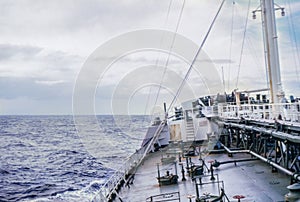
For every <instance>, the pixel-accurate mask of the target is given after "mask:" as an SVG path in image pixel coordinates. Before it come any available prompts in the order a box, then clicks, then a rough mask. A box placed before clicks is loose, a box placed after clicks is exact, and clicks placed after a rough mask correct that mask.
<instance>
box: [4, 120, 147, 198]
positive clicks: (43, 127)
mask: <svg viewBox="0 0 300 202" xmlns="http://www.w3.org/2000/svg"><path fill="white" fill-rule="evenodd" d="M83 118H84V119H83V122H81V124H83V125H84V126H85V127H86V128H89V124H90V120H94V118H95V117H93V116H85V117H83ZM149 119H150V118H149V117H148V116H112V115H103V116H97V117H96V120H97V124H98V125H99V128H100V130H99V128H98V129H97V130H96V129H94V128H93V127H90V129H89V132H88V133H89V136H86V137H85V136H84V135H82V134H81V135H79V134H78V131H77V129H76V128H77V127H76V124H75V122H74V117H73V116H0V145H1V146H0V201H57V200H58V201H89V199H91V198H93V197H94V196H95V194H97V192H99V189H100V187H101V185H102V184H103V183H104V182H105V181H106V180H107V179H108V178H109V176H111V175H112V174H113V172H114V171H115V170H116V169H117V167H118V166H116V165H121V164H122V163H123V162H124V161H125V160H126V158H127V157H128V156H129V155H130V154H132V153H133V152H134V151H135V150H136V149H138V148H139V146H140V144H141V142H142V139H143V137H144V135H145V132H146V130H147V126H148V125H149ZM116 120H118V121H116ZM91 136H95V137H97V139H96V141H93V144H92V147H94V148H93V150H94V151H97V155H95V154H94V153H93V152H90V151H91V150H90V148H88V147H90V145H89V146H87V145H86V144H85V142H86V141H85V138H88V139H89V138H90V137H91ZM105 141H109V144H108V143H107V142H105Z"/></svg>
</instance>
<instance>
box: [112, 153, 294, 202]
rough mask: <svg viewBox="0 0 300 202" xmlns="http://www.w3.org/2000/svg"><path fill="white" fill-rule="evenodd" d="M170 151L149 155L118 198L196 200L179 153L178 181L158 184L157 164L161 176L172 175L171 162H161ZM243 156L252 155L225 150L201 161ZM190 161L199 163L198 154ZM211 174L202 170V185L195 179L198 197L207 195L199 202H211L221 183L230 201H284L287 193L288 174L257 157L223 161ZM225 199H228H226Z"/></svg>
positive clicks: (185, 164) (185, 163) (194, 190)
mask: <svg viewBox="0 0 300 202" xmlns="http://www.w3.org/2000/svg"><path fill="white" fill-rule="evenodd" d="M169 153H170V152H169V150H168V148H164V149H162V150H161V151H158V152H155V153H151V154H149V155H148V156H147V157H146V159H145V160H144V162H143V163H142V164H141V165H140V166H139V167H138V168H137V170H136V173H135V177H134V180H133V183H132V184H129V186H125V187H123V189H122V190H121V191H120V192H119V194H118V196H117V198H118V197H119V199H120V201H130V202H141V201H146V199H147V198H148V200H147V201H151V200H150V197H151V196H156V195H161V194H165V195H161V196H157V197H156V198H157V200H154V198H155V197H154V198H153V201H195V200H196V198H197V197H196V196H197V193H196V185H195V180H192V177H190V176H189V175H188V173H187V170H186V167H187V162H186V159H185V158H182V159H181V160H182V163H183V167H184V170H185V178H186V181H182V173H181V170H182V166H181V165H180V164H179V163H178V162H179V158H178V155H174V156H176V162H177V163H176V165H177V173H178V177H179V178H178V184H174V185H165V186H159V184H158V180H157V176H158V168H157V165H159V169H160V176H162V175H164V174H165V172H166V170H169V171H170V173H173V174H175V164H174V163H173V162H168V163H162V157H166V156H167V154H169ZM245 158H248V159H249V158H251V156H250V154H245V153H238V154H234V155H233V156H232V157H228V155H227V154H225V153H214V154H209V155H208V156H205V158H203V160H204V162H205V164H206V165H207V166H208V168H210V163H209V162H210V161H212V160H217V161H220V162H224V161H228V160H230V161H231V160H233V159H245ZM191 161H192V162H193V163H195V164H200V161H199V156H195V157H191ZM204 167H205V166H204ZM214 176H215V178H216V179H215V180H211V179H210V178H211V173H209V172H208V170H207V169H205V172H204V175H202V176H201V182H202V185H199V184H200V181H199V178H198V179H197V178H196V183H197V184H198V185H197V187H198V190H199V192H198V194H199V195H198V196H199V198H200V199H204V198H207V200H201V201H210V199H209V196H212V195H218V194H219V190H220V189H219V188H220V187H223V186H224V190H225V194H226V196H227V198H228V199H229V201H238V199H236V196H237V195H240V196H241V195H242V196H244V198H242V199H240V201H256V202H257V201H262V202H267V201H284V195H285V194H287V193H288V189H287V188H286V187H287V186H288V185H289V184H290V182H291V178H290V177H289V176H288V175H286V174H283V173H280V172H272V168H271V167H270V165H267V164H266V163H264V162H262V161H260V160H253V161H245V162H237V163H236V164H235V163H228V164H222V165H220V166H219V167H218V168H215V169H214ZM174 192H179V194H178V195H179V196H180V200H175V198H176V196H175V195H176V194H175V193H174ZM168 193H169V194H168ZM171 193H173V194H171ZM190 198H191V199H190ZM224 199H225V200H224V201H227V200H226V198H224ZM117 201H118V200H117Z"/></svg>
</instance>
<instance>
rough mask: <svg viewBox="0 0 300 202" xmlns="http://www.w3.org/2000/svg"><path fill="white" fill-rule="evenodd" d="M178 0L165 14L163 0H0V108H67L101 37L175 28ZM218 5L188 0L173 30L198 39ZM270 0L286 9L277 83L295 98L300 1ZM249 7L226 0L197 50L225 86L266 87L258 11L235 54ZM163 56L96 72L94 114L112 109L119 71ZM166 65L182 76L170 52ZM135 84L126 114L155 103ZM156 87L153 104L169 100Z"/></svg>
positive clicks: (132, 58)
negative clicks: (99, 74)
mask: <svg viewBox="0 0 300 202" xmlns="http://www.w3.org/2000/svg"><path fill="white" fill-rule="evenodd" d="M182 3H183V1H182V0H173V1H172V4H171V7H170V13H169V16H168V17H167V11H168V7H169V5H170V1H169V0H163V1H157V0H147V1H145V0H126V1H125V0H124V1H120V0H48V1H47V0H23V1H11V0H1V1H0V13H1V16H0V30H1V32H0V34H1V37H0V89H1V91H0V114H72V95H73V89H74V85H75V82H76V78H77V75H78V74H79V72H80V70H81V68H82V66H83V65H84V63H85V61H86V60H87V59H88V57H89V56H90V55H91V54H92V53H93V52H94V51H95V50H96V49H97V48H98V47H100V46H101V45H102V44H104V43H105V42H107V41H109V40H111V39H114V37H117V36H119V35H122V34H124V33H127V32H131V31H135V30H140V29H163V30H169V31H174V30H175V29H176V23H177V20H178V16H179V13H180V9H181V6H182ZM220 3H221V1H220V0H186V2H185V5H184V9H183V13H182V18H181V21H180V25H179V27H178V33H179V34H181V35H183V36H185V37H186V38H188V39H190V40H192V41H194V42H195V43H196V44H199V45H200V44H201V42H202V40H203V38H204V35H205V34H206V31H207V30H208V27H209V25H210V23H211V21H212V19H213V17H214V16H215V14H216V12H217V9H218V7H219V5H220ZM276 3H277V4H278V5H280V6H282V7H285V9H286V16H285V17H281V16H280V12H278V13H277V17H278V18H277V29H278V37H279V38H278V40H279V48H280V52H279V54H280V59H281V71H282V81H283V88H284V91H285V92H286V95H287V96H289V95H290V94H292V93H293V94H294V95H298V96H300V83H299V74H300V67H299V64H300V63H299V62H300V61H299V52H297V51H299V47H300V38H299V36H300V32H299V28H300V27H299V22H300V2H297V1H296V0H286V1H283V0H278V1H276ZM258 6H259V1H258V0H252V1H251V4H250V14H251V12H252V11H253V10H254V9H256V8H257V7H258ZM247 8H248V1H247V0H240V1H239V0H236V1H235V4H233V1H232V0H228V1H226V3H225V4H224V7H223V9H222V11H221V13H220V16H219V18H218V19H217V21H216V23H215V25H214V27H213V29H212V32H211V34H210V35H209V37H208V39H207V41H206V43H205V45H204V49H203V51H204V52H205V53H206V54H207V55H208V57H209V58H210V60H211V62H212V63H213V64H214V66H215V68H216V70H217V74H218V75H216V76H217V77H218V78H220V79H221V78H222V67H223V72H224V78H225V89H226V91H228V92H231V91H232V90H233V89H235V88H238V89H240V90H251V89H255V88H265V87H266V76H265V74H266V70H265V67H264V60H263V58H264V56H263V54H262V53H263V45H262V42H261V41H262V34H261V25H260V14H259V13H257V19H256V20H253V19H252V17H251V15H249V16H248V26H247V28H248V29H247V31H246V38H245V44H244V49H243V55H242V58H241V48H242V41H243V34H244V28H245V23H246V18H247V16H246V15H247ZM297 43H298V45H296V44H297ZM167 57H168V56H167V54H166V53H163V54H156V55H153V54H149V53H148V52H147V51H145V54H140V53H133V54H131V55H130V54H128V56H127V57H125V58H123V59H122V60H120V61H118V62H117V63H118V64H114V66H113V67H110V69H109V71H107V72H106V74H105V75H102V76H103V78H102V79H103V81H105V79H106V80H107V82H102V83H101V85H100V84H99V86H98V87H97V90H96V92H95V101H96V102H95V112H96V113H97V114H110V113H112V112H113V111H114V110H113V109H111V107H112V105H113V104H112V102H114V103H118V100H114V101H112V100H113V99H118V98H117V97H116V96H114V92H115V91H119V90H120V87H118V88H117V90H116V86H118V84H123V83H126V82H124V78H125V75H126V76H128V75H130V76H131V77H134V76H133V75H134V74H131V73H132V72H130V71H131V67H133V66H135V67H145V66H149V65H154V63H155V62H156V61H157V60H158V59H157V58H160V59H159V60H161V61H166V58H167ZM161 61H160V62H161ZM240 61H241V62H240ZM161 63H162V64H164V63H165V62H161ZM169 64H170V66H171V65H173V66H172V68H173V69H176V68H178V72H180V75H184V73H185V70H187V68H188V65H187V64H186V63H184V62H182V61H179V59H178V58H176V57H170V61H169ZM239 64H241V65H239ZM239 66H240V74H239V76H238V69H239ZM184 67H185V69H184ZM135 70H136V68H135ZM135 70H134V71H135ZM174 71H176V70H174ZM178 74H179V73H178ZM108 75H109V76H108ZM106 76H107V77H106ZM174 76H176V75H174ZM169 77H170V75H169ZM237 77H238V78H239V79H238V86H236V83H237ZM108 78H109V79H108ZM136 78H137V77H136ZM127 83H128V82H127ZM124 85H125V84H124ZM139 85H140V86H137V87H136V89H131V91H134V92H135V93H134V94H133V95H131V98H130V100H128V99H127V100H125V101H124V102H127V107H128V110H129V111H130V113H131V114H143V113H145V112H146V113H149V109H153V107H152V108H151V107H149V106H148V105H149V103H148V101H146V100H149V96H147V94H149V93H147V92H151V93H153V91H155V90H157V89H158V87H156V88H151V89H150V88H149V87H144V86H142V84H139ZM222 91H223V89H220V92H222ZM161 92H162V93H163V94H165V97H161V98H160V99H159V100H158V103H159V102H163V101H167V102H168V101H170V100H171V97H172V96H173V94H174V92H168V89H162V90H161ZM203 92H204V91H203ZM131 93H132V92H131ZM199 96H200V95H199ZM132 97H134V98H132ZM151 102H154V101H153V98H152V101H151ZM151 102H150V103H151ZM159 105H160V103H159ZM146 108H147V109H146ZM148 108H149V109H148ZM114 113H118V112H114Z"/></svg>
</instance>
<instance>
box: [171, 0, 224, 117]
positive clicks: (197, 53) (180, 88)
mask: <svg viewBox="0 0 300 202" xmlns="http://www.w3.org/2000/svg"><path fill="white" fill-rule="evenodd" d="M224 2H225V0H223V1H222V3H221V5H220V7H219V9H218V12H217V14H216V15H215V17H214V19H213V21H212V23H211V24H210V26H209V29H208V31H207V33H206V35H205V37H204V39H203V41H202V43H201V45H200V47H199V48H198V50H197V52H196V55H195V57H194V59H193V60H192V63H191V65H190V67H189V69H188V71H187V73H186V74H185V77H184V79H183V80H182V82H181V84H180V86H179V88H178V90H177V92H176V94H175V96H174V98H173V100H172V102H171V104H170V105H169V107H168V110H167V112H169V111H170V109H171V108H172V106H173V105H174V104H175V101H176V99H177V97H178V96H179V94H180V93H181V90H182V88H183V86H184V83H185V81H186V80H187V78H188V77H189V74H190V73H191V70H192V68H193V65H194V63H195V62H196V60H197V58H198V56H199V54H200V51H201V50H202V48H203V46H204V44H205V42H206V39H207V37H208V35H209V33H210V31H211V29H212V27H213V25H214V23H215V21H216V19H217V17H218V15H219V13H220V11H221V8H222V7H223V4H224Z"/></svg>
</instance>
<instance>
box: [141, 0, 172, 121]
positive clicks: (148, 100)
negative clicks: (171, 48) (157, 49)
mask: <svg viewBox="0 0 300 202" xmlns="http://www.w3.org/2000/svg"><path fill="white" fill-rule="evenodd" d="M172 3H173V0H170V3H169V6H168V11H167V15H166V19H165V22H164V25H163V27H166V26H167V22H168V19H169V16H170V10H171V6H172ZM163 39H164V35H163V37H162V38H161V40H160V46H161V44H162V42H163ZM159 60H160V54H159V55H158V57H157V59H156V61H155V66H156V67H158V62H159ZM151 92H152V86H150V89H149V93H148V96H147V101H146V106H145V109H144V114H146V111H147V108H148V106H149V102H150V95H151ZM154 106H155V105H154ZM152 118H153V117H151V118H150V120H152Z"/></svg>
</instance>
